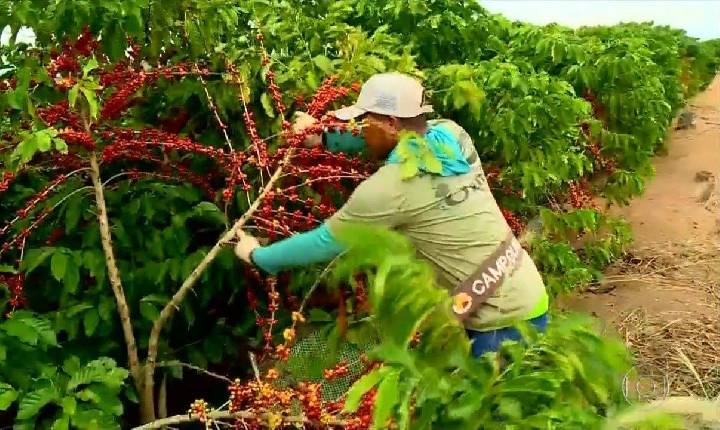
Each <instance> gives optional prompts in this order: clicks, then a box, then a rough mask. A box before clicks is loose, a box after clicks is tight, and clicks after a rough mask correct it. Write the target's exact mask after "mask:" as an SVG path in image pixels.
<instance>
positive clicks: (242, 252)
mask: <svg viewBox="0 0 720 430" xmlns="http://www.w3.org/2000/svg"><path fill="white" fill-rule="evenodd" d="M235 235H236V236H237V244H236V245H235V255H237V256H238V258H239V259H241V260H242V261H244V262H246V263H248V264H253V261H252V258H251V256H252V252H253V251H254V250H255V249H256V248H259V247H260V243H259V242H258V240H257V239H256V238H255V237H254V236H251V235H249V234H247V233H245V232H244V231H242V230H241V229H238V230H237V232H236V233H235Z"/></svg>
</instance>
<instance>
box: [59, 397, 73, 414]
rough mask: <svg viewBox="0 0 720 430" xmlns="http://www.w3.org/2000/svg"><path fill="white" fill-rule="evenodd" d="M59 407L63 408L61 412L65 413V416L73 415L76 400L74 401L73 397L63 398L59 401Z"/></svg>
mask: <svg viewBox="0 0 720 430" xmlns="http://www.w3.org/2000/svg"><path fill="white" fill-rule="evenodd" d="M60 405H61V406H62V408H63V412H65V414H66V415H74V414H75V410H76V409H77V400H75V397H70V396H68V397H63V399H62V400H61V401H60Z"/></svg>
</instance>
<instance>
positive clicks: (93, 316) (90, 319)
mask: <svg viewBox="0 0 720 430" xmlns="http://www.w3.org/2000/svg"><path fill="white" fill-rule="evenodd" d="M99 323H100V315H99V314H98V312H97V311H96V310H95V309H90V310H89V311H87V312H85V315H83V326H84V327H85V335H86V336H88V337H90V336H92V335H93V333H95V329H96V328H97V326H98V324H99Z"/></svg>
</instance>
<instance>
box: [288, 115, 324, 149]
mask: <svg viewBox="0 0 720 430" xmlns="http://www.w3.org/2000/svg"><path fill="white" fill-rule="evenodd" d="M316 122H317V119H315V118H314V117H313V116H312V115H308V114H307V113H305V112H296V113H295V122H294V123H293V132H295V133H299V132H301V131H303V130H305V129H306V128H308V127H310V126H311V125H313V124H315V123H316ZM303 144H304V145H305V147H306V148H312V147H315V146H318V145H321V144H322V137H321V136H320V135H318V134H313V135H309V136H306V137H305V141H304V142H303Z"/></svg>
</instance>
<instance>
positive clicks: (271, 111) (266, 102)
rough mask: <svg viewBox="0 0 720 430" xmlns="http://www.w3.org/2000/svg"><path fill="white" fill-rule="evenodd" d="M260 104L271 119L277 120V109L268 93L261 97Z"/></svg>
mask: <svg viewBox="0 0 720 430" xmlns="http://www.w3.org/2000/svg"><path fill="white" fill-rule="evenodd" d="M260 104H262V107H263V110H265V115H267V116H269V117H270V118H275V108H274V107H273V102H272V99H271V98H270V96H269V95H268V93H263V94H262V96H260Z"/></svg>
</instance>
